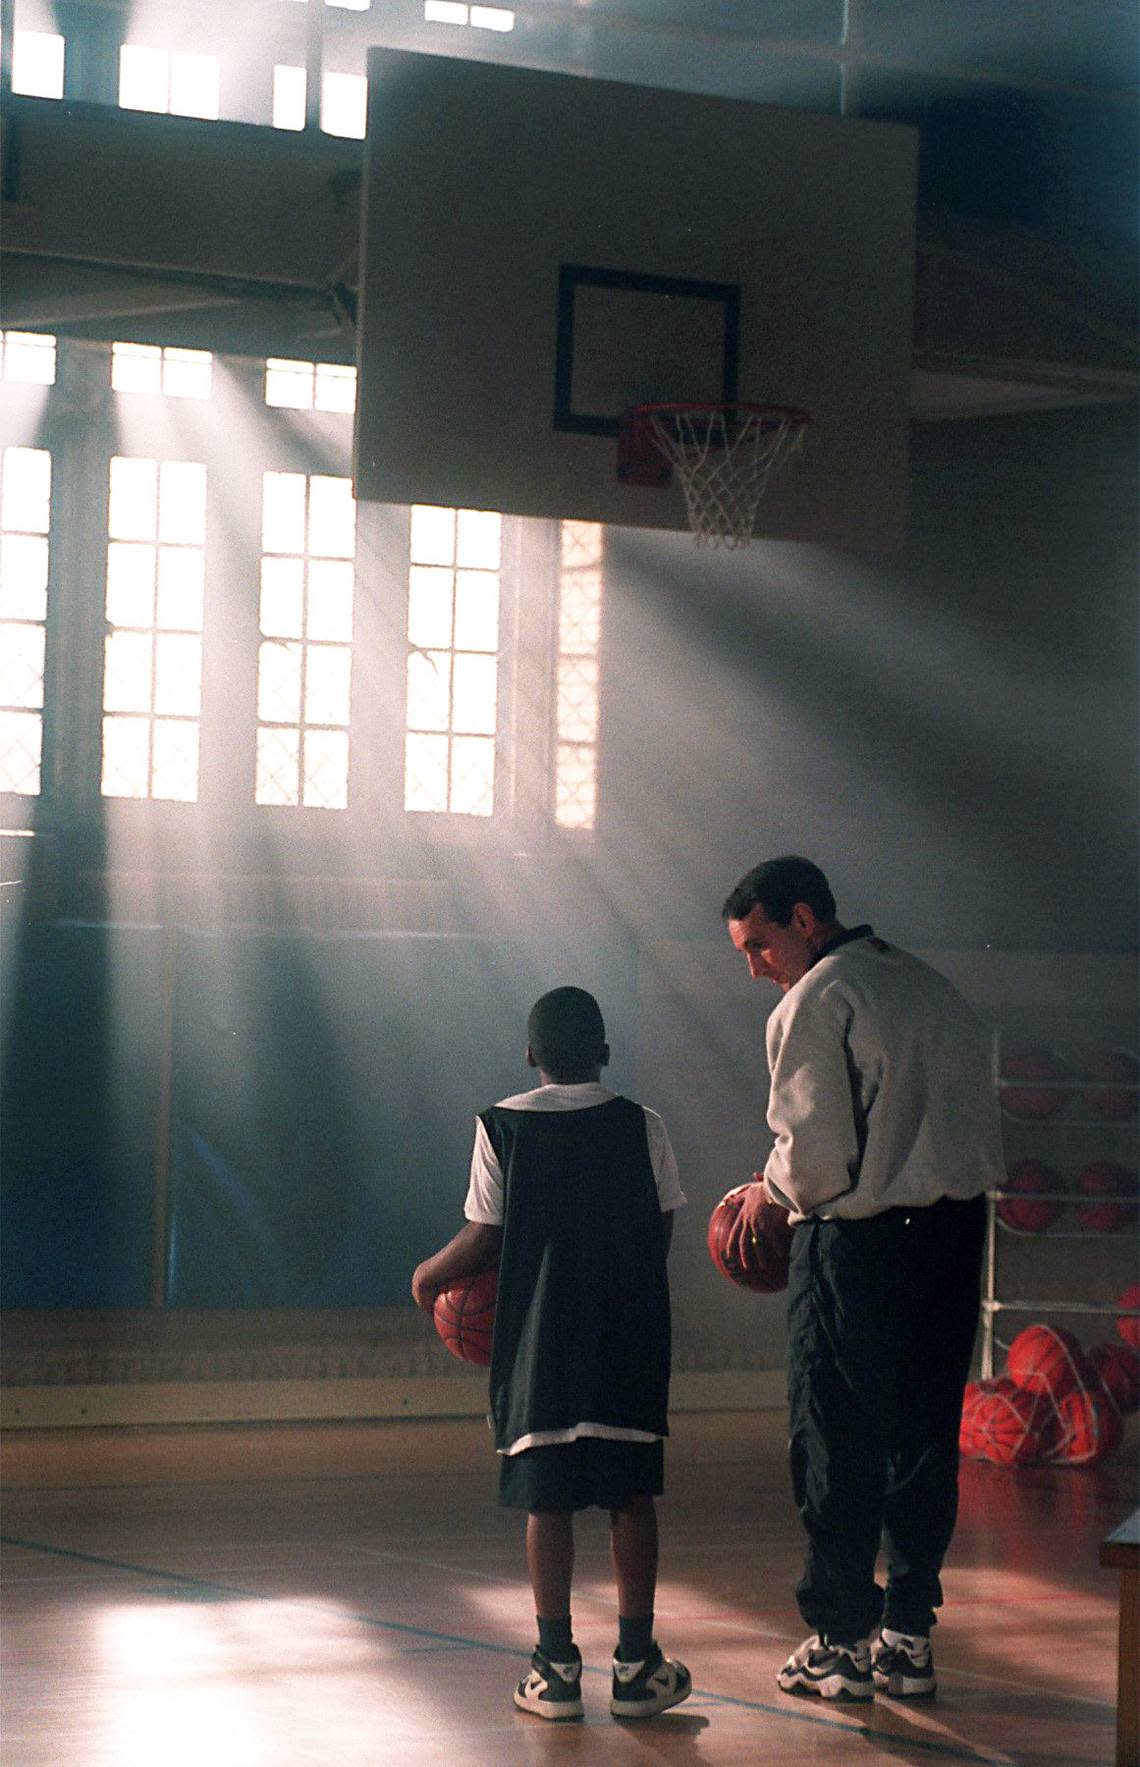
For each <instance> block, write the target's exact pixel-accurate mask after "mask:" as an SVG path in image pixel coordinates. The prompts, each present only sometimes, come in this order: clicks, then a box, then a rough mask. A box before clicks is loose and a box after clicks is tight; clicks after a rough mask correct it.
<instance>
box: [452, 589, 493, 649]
mask: <svg viewBox="0 0 1140 1767" xmlns="http://www.w3.org/2000/svg"><path fill="white" fill-rule="evenodd" d="M455 648H456V650H498V648H499V579H498V577H497V576H493V575H492V574H491V572H490V571H458V572H457V573H456V577H455Z"/></svg>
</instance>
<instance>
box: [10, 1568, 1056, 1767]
mask: <svg viewBox="0 0 1140 1767" xmlns="http://www.w3.org/2000/svg"><path fill="white" fill-rule="evenodd" d="M0 1545H4V1546H19V1547H22V1548H23V1549H24V1550H25V1551H27V1552H40V1553H43V1554H45V1555H46V1556H47V1557H50V1558H65V1559H69V1560H72V1561H74V1562H75V1563H77V1564H88V1565H100V1566H102V1567H103V1568H104V1569H105V1570H113V1571H125V1572H127V1573H128V1574H129V1575H131V1576H135V1577H150V1578H153V1579H154V1581H156V1582H159V1583H178V1584H181V1585H182V1586H183V1587H185V1588H186V1589H188V1590H189V1589H194V1590H197V1591H199V1592H200V1593H208V1594H217V1595H225V1596H229V1597H235V1596H236V1597H238V1598H240V1599H242V1600H244V1601H273V1600H275V1599H277V1598H276V1597H274V1596H272V1595H265V1594H263V1593H262V1592H261V1591H259V1590H256V1589H241V1588H239V1587H237V1586H236V1585H235V1584H232V1583H213V1582H207V1581H206V1580H205V1579H204V1578H201V1577H192V1576H189V1575H187V1573H186V1572H184V1571H160V1570H155V1569H154V1568H153V1566H150V1565H136V1564H130V1563H127V1562H126V1561H124V1560H122V1559H115V1558H105V1557H103V1556H102V1555H101V1554H99V1553H93V1552H79V1551H78V1550H76V1549H75V1548H73V1547H68V1546H49V1545H48V1544H47V1543H46V1542H45V1541H43V1540H24V1539H20V1538H18V1537H17V1536H16V1535H14V1534H0ZM349 1618H350V1619H351V1620H352V1621H353V1622H354V1623H355V1624H356V1625H359V1626H369V1627H371V1628H372V1629H373V1630H374V1631H380V1632H396V1633H400V1634H401V1635H402V1636H404V1637H406V1638H422V1639H426V1640H429V1641H430V1643H429V1644H428V1645H427V1646H426V1649H427V1650H431V1649H438V1648H439V1647H440V1646H442V1647H444V1648H452V1649H455V1648H460V1649H464V1650H482V1651H487V1652H489V1653H490V1654H491V1655H493V1656H499V1657H513V1658H515V1660H516V1661H517V1660H518V1658H519V1657H520V1656H525V1655H526V1652H525V1650H520V1648H519V1647H518V1646H517V1645H510V1644H493V1643H491V1642H490V1640H488V1639H483V1638H468V1637H465V1636H464V1635H462V1634H461V1633H456V1632H433V1631H431V1630H430V1629H429V1628H428V1627H426V1626H409V1625H407V1624H405V1622H404V1621H402V1620H380V1619H377V1618H376V1617H375V1616H374V1615H372V1614H350V1615H349ZM406 1654H409V1655H410V1654H412V1653H411V1652H409V1653H406ZM582 1672H583V1674H585V1675H604V1676H605V1677H606V1678H607V1680H608V1679H609V1675H610V1670H609V1669H608V1668H605V1669H602V1668H595V1667H593V1666H592V1665H591V1664H589V1663H583V1665H582ZM690 1697H691V1700H692V1702H693V1704H692V1705H690V1706H689V1710H690V1711H691V1710H692V1709H693V1706H697V1707H699V1706H703V1705H710V1706H714V1707H715V1706H722V1707H727V1708H729V1709H731V1710H735V1711H740V1712H755V1713H757V1714H758V1715H760V1716H763V1717H770V1718H779V1719H781V1720H783V1721H784V1722H786V1723H792V1724H808V1725H811V1726H813V1727H814V1728H817V1729H824V1730H830V1731H832V1732H835V1731H842V1732H843V1733H844V1734H845V1735H848V1736H852V1737H857V1738H859V1739H860V1740H861V1741H863V1742H882V1743H885V1744H889V1745H890V1749H889V1753H890V1754H892V1755H896V1756H899V1757H900V1758H901V1757H903V1756H904V1755H906V1754H908V1753H913V1754H916V1755H921V1756H924V1757H926V1756H931V1757H937V1758H938V1759H941V1760H946V1761H972V1762H976V1763H980V1764H981V1767H1008V1763H1009V1762H1010V1761H1011V1760H1013V1759H1014V1757H1012V1756H1010V1755H1008V1754H1006V1753H1005V1752H1004V1751H1003V1750H986V1749H972V1748H970V1747H968V1746H967V1745H964V1744H955V1743H952V1742H939V1741H937V1740H935V1739H933V1738H927V1737H907V1736H902V1735H900V1734H899V1733H898V1732H897V1731H894V1730H876V1729H874V1728H872V1726H870V1725H863V1724H860V1725H854V1724H839V1723H836V1722H835V1721H834V1720H833V1719H829V1718H823V1717H817V1716H816V1715H815V1714H814V1713H813V1712H811V1711H797V1710H795V1708H794V1706H793V1707H789V1706H788V1705H783V1704H781V1705H770V1704H767V1703H766V1702H764V1701H763V1700H747V1699H740V1698H738V1697H737V1696H736V1695H734V1694H728V1693H713V1692H711V1691H707V1690H705V1689H704V1688H699V1687H694V1689H693V1691H692V1694H691V1696H690ZM663 1721H664V1722H668V1720H667V1719H665V1720H663ZM1016 1759H1017V1767H1073V1762H1072V1757H1071V1756H1068V1755H1021V1756H1018V1757H1017V1758H1016Z"/></svg>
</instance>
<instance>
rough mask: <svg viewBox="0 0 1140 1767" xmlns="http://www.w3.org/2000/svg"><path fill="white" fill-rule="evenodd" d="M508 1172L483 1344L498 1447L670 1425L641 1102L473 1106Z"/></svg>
mask: <svg viewBox="0 0 1140 1767" xmlns="http://www.w3.org/2000/svg"><path fill="white" fill-rule="evenodd" d="M481 1121H482V1123H483V1125H484V1128H485V1129H486V1131H487V1134H488V1137H489V1139H490V1142H491V1145H492V1147H493V1148H494V1150H495V1154H496V1157H497V1159H498V1161H499V1165H500V1168H501V1170H502V1173H503V1193H504V1219H503V1243H502V1253H501V1258H500V1264H499V1290H498V1297H497V1300H496V1305H495V1338H494V1348H493V1351H492V1356H491V1410H492V1415H493V1421H494V1426H495V1445H496V1447H497V1448H499V1449H501V1450H506V1449H509V1448H511V1447H512V1446H514V1445H515V1444H517V1443H518V1442H519V1441H520V1440H522V1439H523V1438H525V1437H528V1436H531V1435H533V1434H535V1433H538V1432H548V1431H573V1430H579V1429H580V1430H581V1431H582V1433H584V1434H588V1433H590V1432H589V1429H588V1428H586V1427H583V1426H590V1425H593V1426H595V1428H598V1426H600V1431H599V1433H608V1432H609V1431H619V1432H626V1431H638V1432H644V1433H645V1434H648V1435H652V1436H665V1435H667V1434H668V1423H667V1415H666V1414H667V1406H668V1393H669V1357H670V1337H669V1286H668V1278H667V1275H666V1268H665V1232H664V1219H663V1216H662V1214H661V1204H660V1200H659V1197H658V1192H657V1186H656V1183H655V1181H654V1176H653V1167H652V1165H651V1163H650V1157H649V1145H648V1141H647V1138H646V1127H645V1112H644V1111H643V1110H642V1108H641V1106H640V1105H639V1104H635V1103H633V1101H632V1100H630V1099H628V1098H612V1099H610V1100H608V1101H607V1102H606V1103H604V1104H598V1105H592V1106H589V1107H587V1108H585V1109H583V1110H567V1111H527V1110H509V1109H504V1108H503V1107H502V1106H501V1105H495V1106H493V1107H492V1109H490V1110H488V1111H484V1112H483V1113H482V1117H481Z"/></svg>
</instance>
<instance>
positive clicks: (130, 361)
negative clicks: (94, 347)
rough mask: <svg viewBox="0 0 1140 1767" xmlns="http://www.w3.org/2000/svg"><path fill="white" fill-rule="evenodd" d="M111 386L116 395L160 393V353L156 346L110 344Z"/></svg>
mask: <svg viewBox="0 0 1140 1767" xmlns="http://www.w3.org/2000/svg"><path fill="white" fill-rule="evenodd" d="M111 386H112V388H113V389H114V391H115V392H116V393H160V392H161V391H162V351H161V350H160V349H159V347H158V345H157V344H112V345H111Z"/></svg>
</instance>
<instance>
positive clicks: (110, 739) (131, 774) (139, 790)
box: [100, 718, 150, 798]
mask: <svg viewBox="0 0 1140 1767" xmlns="http://www.w3.org/2000/svg"><path fill="white" fill-rule="evenodd" d="M149 764H150V723H149V721H148V720H147V719H146V718H104V720H103V777H102V780H101V782H100V789H101V790H102V793H103V796H104V797H105V798H145V797H146V795H147V788H148V785H149V779H148V773H149Z"/></svg>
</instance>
